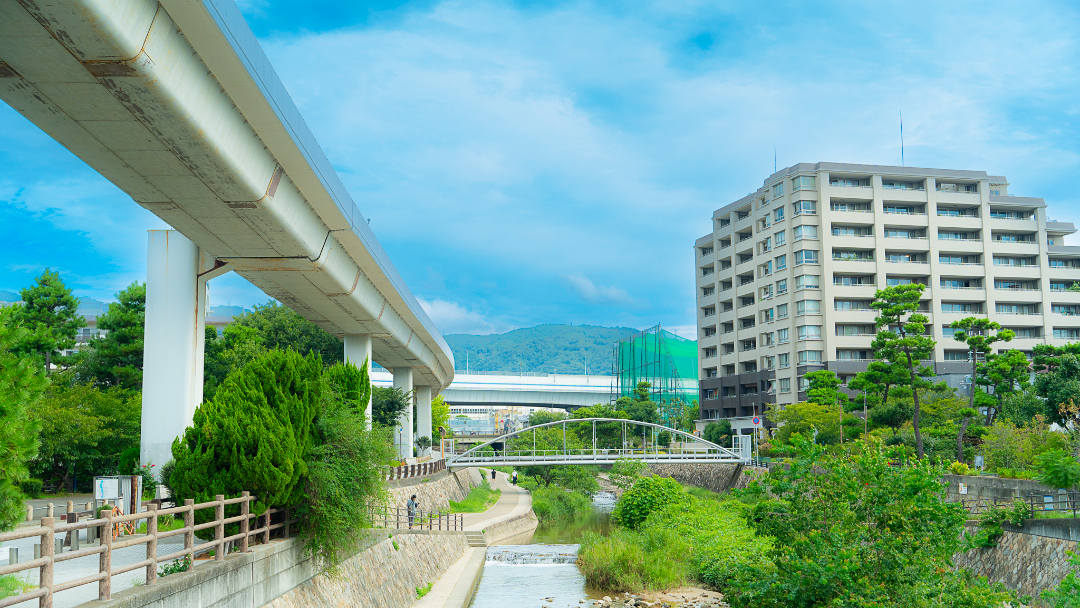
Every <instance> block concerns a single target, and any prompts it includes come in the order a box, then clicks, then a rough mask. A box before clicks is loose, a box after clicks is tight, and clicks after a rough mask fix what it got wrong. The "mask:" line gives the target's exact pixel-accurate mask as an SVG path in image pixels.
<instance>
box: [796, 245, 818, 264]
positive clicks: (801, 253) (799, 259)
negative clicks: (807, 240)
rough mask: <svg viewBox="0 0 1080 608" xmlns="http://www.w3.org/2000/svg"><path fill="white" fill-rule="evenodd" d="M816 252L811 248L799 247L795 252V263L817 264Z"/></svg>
mask: <svg viewBox="0 0 1080 608" xmlns="http://www.w3.org/2000/svg"><path fill="white" fill-rule="evenodd" d="M817 263H818V252H817V251H814V250H813V249H800V250H798V251H796V252H795V265H796V266H801V265H803V264H817Z"/></svg>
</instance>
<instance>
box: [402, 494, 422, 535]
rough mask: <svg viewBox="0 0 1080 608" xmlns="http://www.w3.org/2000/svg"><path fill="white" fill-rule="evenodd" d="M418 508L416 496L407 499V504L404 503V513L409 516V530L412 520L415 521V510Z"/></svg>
mask: <svg viewBox="0 0 1080 608" xmlns="http://www.w3.org/2000/svg"><path fill="white" fill-rule="evenodd" d="M419 506H420V503H418V502H416V494H413V495H412V496H411V497H409V502H407V503H405V511H406V513H408V515H409V529H410V530H411V529H412V526H413V520H414V519H416V508H417V507H419Z"/></svg>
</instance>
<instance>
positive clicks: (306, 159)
mask: <svg viewBox="0 0 1080 608" xmlns="http://www.w3.org/2000/svg"><path fill="white" fill-rule="evenodd" d="M0 98H2V99H3V100H4V101H5V102H7V103H8V104H10V105H11V106H12V107H13V108H15V109H16V110H17V111H19V112H20V113H21V114H22V115H23V116H25V117H26V118H27V119H29V120H30V121H31V122H33V123H34V124H36V125H38V126H39V127H40V128H41V129H42V130H44V131H45V132H46V133H48V134H49V135H50V136H52V137H53V138H54V139H56V140H57V141H58V142H60V143H61V144H62V145H64V146H65V147H66V148H67V149H68V150H70V151H71V152H72V153H73V154H75V155H76V156H78V157H79V158H81V159H82V160H84V161H85V162H86V163H87V164H89V165H90V166H91V167H93V168H94V169H95V170H97V171H98V172H99V173H101V175H103V176H105V177H106V178H107V179H109V180H110V181H112V182H113V183H114V184H116V185H117V186H118V187H119V188H120V189H122V190H123V191H124V192H126V193H127V194H128V195H130V196H131V198H132V199H134V200H135V202H137V203H138V204H140V205H142V206H143V207H145V208H146V209H149V210H150V211H152V212H153V213H154V214H156V215H157V216H158V217H160V218H161V219H163V220H164V221H166V222H167V223H168V224H169V225H170V226H172V227H173V228H174V229H175V231H168V232H153V233H151V234H150V241H149V245H150V246H149V253H148V276H147V328H146V353H145V379H144V391H143V440H142V455H141V457H142V460H143V461H144V462H146V461H149V460H153V461H154V462H156V463H159V464H160V463H164V462H165V461H167V460H168V459H169V458H170V455H169V451H170V445H171V443H172V440H173V438H175V437H176V436H177V434H178V433H180V432H181V431H182V430H183V428H184V427H185V426H187V425H188V424H190V422H191V419H192V416H193V414H194V411H195V408H196V407H198V405H199V403H200V402H201V400H202V354H203V343H202V339H203V338H202V336H203V331H202V329H203V318H204V311H205V305H206V283H207V281H208V280H210V279H212V278H213V277H214V276H217V275H219V274H221V273H224V272H228V271H234V272H237V273H239V274H240V275H242V276H243V277H244V278H246V279H248V280H249V281H251V282H252V283H253V284H255V285H256V286H258V287H259V288H260V289H262V290H263V291H264V292H265V293H266V294H267V295H269V296H271V297H273V298H275V299H277V300H278V301H280V302H282V303H283V304H285V305H287V306H289V307H290V308H292V309H293V310H296V311H297V312H299V313H300V314H302V315H303V316H304V317H306V318H308V319H311V320H312V321H314V322H315V323H317V324H318V325H320V326H321V327H323V328H325V329H326V330H327V331H329V332H331V333H333V334H335V335H337V336H340V337H342V338H343V339H344V340H345V352H346V358H347V359H348V360H350V361H353V362H355V363H357V364H360V363H362V362H363V361H364V360H367V359H372V360H374V361H376V362H378V363H379V364H380V365H382V366H384V367H386V368H388V369H391V370H393V374H394V384H395V385H397V386H401V387H403V388H407V389H409V390H412V389H414V388H416V389H418V390H416V391H415V394H416V395H417V396H418V398H420V399H421V400H422V401H423V403H420V404H419V405H420V410H421V412H423V411H425V406H426V407H427V408H428V409H430V396H431V395H433V394H438V393H439V392H440V391H441V390H442V389H443V388H445V387H446V386H448V385H449V384H450V383H451V382H452V381H453V377H454V361H453V355H452V353H451V351H450V348H449V347H448V346H447V345H446V342H445V341H444V340H443V338H442V335H441V334H440V333H439V331H438V329H436V327H435V326H434V324H433V323H432V322H431V320H430V319H429V318H428V317H427V315H426V314H425V313H424V311H423V309H422V308H421V307H420V305H419V304H418V303H417V301H416V298H414V297H413V295H412V294H411V293H410V292H409V289H408V287H407V286H406V285H405V282H404V281H403V280H402V279H401V277H400V276H399V275H398V273H397V271H396V270H395V269H394V266H393V264H392V263H391V262H390V259H389V258H388V257H387V255H386V252H385V251H383V249H382V247H381V246H380V245H379V242H378V240H377V239H376V238H375V235H374V234H372V232H371V230H370V229H369V228H368V225H367V222H366V221H365V219H364V217H363V216H362V215H361V213H360V210H359V209H358V208H357V206H356V205H355V204H354V203H353V201H352V199H351V198H350V197H349V194H348V192H346V190H345V188H344V186H343V185H342V183H341V181H340V179H339V178H338V176H337V174H336V172H335V171H334V169H333V167H332V166H331V164H330V162H329V161H328V160H327V158H326V156H325V155H324V153H323V151H322V149H321V148H320V147H319V144H318V143H317V142H316V141H315V138H314V136H313V135H312V133H311V131H310V130H309V129H308V127H307V125H306V124H305V122H304V120H303V118H302V117H301V115H300V112H299V111H298V110H297V108H296V106H295V105H294V104H293V102H292V99H291V98H290V97H289V94H288V93H287V92H286V90H285V87H284V85H283V84H282V83H281V81H280V80H279V79H278V76H277V74H276V73H275V72H274V69H273V68H272V67H271V65H270V62H269V61H268V60H267V58H266V56H265V54H264V53H263V51H262V49H261V47H260V46H259V44H258V42H257V41H256V39H255V36H254V35H253V34H252V32H251V30H250V29H249V28H248V26H247V24H246V23H245V21H244V19H243V17H242V16H241V15H240V12H239V10H238V9H237V8H236V6H235V5H234V4H233V2H232V0H162V1H161V2H157V1H155V0H69V1H63V2H54V1H43V0H0ZM423 415H424V414H421V416H423ZM401 422H402V425H403V427H404V428H407V429H411V428H412V421H411V420H405V419H403V420H402V421H401ZM411 442H412V438H411V436H410V437H406V438H405V439H404V440H403V441H402V445H401V446H400V450H401V451H400V453H401V455H402V456H405V455H411V453H412V446H411Z"/></svg>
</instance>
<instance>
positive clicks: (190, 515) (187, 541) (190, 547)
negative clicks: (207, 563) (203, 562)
mask: <svg viewBox="0 0 1080 608" xmlns="http://www.w3.org/2000/svg"><path fill="white" fill-rule="evenodd" d="M184 506H185V507H187V510H186V511H184V550H185V551H194V549H195V501H194V500H192V499H190V498H185V499H184ZM188 559H190V560H191V562H192V563H195V554H194V553H188Z"/></svg>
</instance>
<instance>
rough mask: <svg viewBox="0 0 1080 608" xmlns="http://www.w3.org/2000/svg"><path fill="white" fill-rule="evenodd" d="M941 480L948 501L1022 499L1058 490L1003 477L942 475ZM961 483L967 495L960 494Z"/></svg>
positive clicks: (1029, 481)
mask: <svg viewBox="0 0 1080 608" xmlns="http://www.w3.org/2000/svg"><path fill="white" fill-rule="evenodd" d="M941 479H942V480H943V481H945V482H948V484H949V488H948V490H947V491H948V493H949V499H950V500H959V499H971V498H1010V497H1017V498H1022V497H1027V496H1030V495H1032V494H1043V495H1045V494H1057V493H1058V490H1056V489H1051V488H1048V487H1046V486H1044V485H1043V484H1041V483H1039V482H1037V481H1034V480H1032V479H1006V478H1004V477H990V476H985V477H984V476H981V475H942V477H941ZM961 483H963V484H965V485H967V494H961V493H960V484H961Z"/></svg>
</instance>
